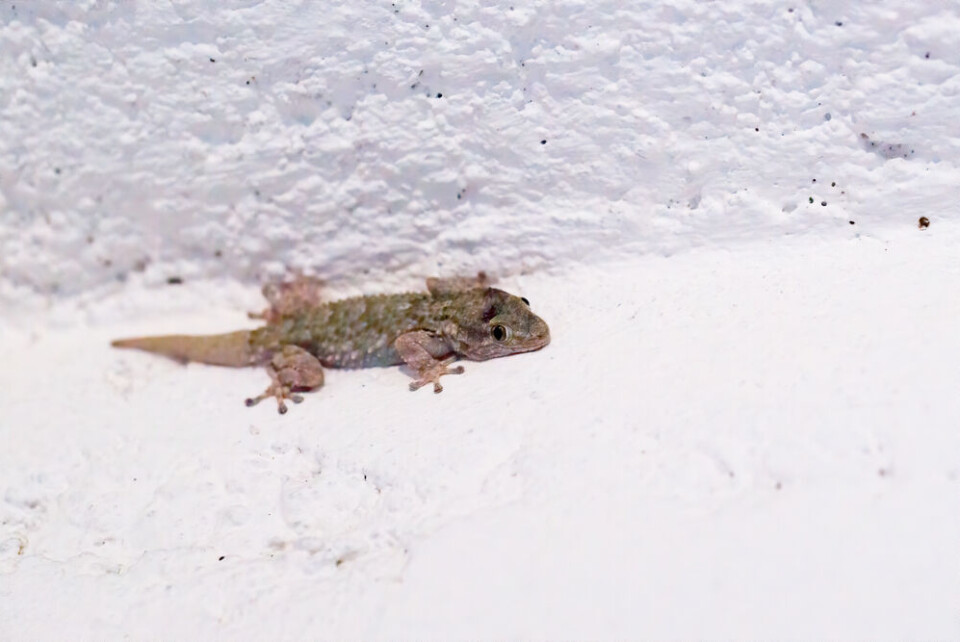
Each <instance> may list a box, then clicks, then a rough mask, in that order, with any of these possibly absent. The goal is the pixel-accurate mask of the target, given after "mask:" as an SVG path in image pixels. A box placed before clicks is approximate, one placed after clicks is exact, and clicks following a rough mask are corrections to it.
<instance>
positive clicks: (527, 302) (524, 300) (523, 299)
mask: <svg viewBox="0 0 960 642" xmlns="http://www.w3.org/2000/svg"><path fill="white" fill-rule="evenodd" d="M520 300H521V301H523V302H524V303H526V304H527V307H530V300H529V299H527V297H525V296H522V297H520Z"/></svg>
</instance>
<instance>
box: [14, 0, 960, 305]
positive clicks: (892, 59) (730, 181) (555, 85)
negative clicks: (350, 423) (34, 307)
mask: <svg viewBox="0 0 960 642" xmlns="http://www.w3.org/2000/svg"><path fill="white" fill-rule="evenodd" d="M0 12H2V14H0V111H2V117H0V141H2V143H0V297H2V298H3V299H6V300H8V301H9V300H14V299H15V298H16V297H22V296H23V295H24V294H25V293H29V292H34V293H41V294H53V295H54V296H55V297H56V296H58V295H60V294H75V293H79V292H83V291H88V290H89V289H90V288H96V287H102V286H108V285H109V284H112V283H117V282H118V281H119V282H123V281H125V280H127V279H128V277H130V275H131V274H137V273H143V276H142V277H138V278H142V279H143V280H145V281H146V283H148V284H150V283H162V282H164V281H165V280H166V279H167V278H169V277H171V276H179V277H183V278H186V279H194V278H209V277H229V278H237V279H240V280H243V281H247V282H253V281H258V280H262V279H263V278H265V277H266V276H267V275H268V274H276V273H280V272H283V271H284V270H286V269H288V268H291V267H299V268H305V269H308V270H312V271H314V272H316V273H318V274H320V275H322V276H324V277H326V278H328V279H330V280H332V281H334V282H336V281H338V280H339V281H344V282H349V283H358V282H360V283H366V282H375V283H380V284H382V283H383V282H384V280H387V281H389V279H390V278H392V277H391V275H394V274H399V275H407V276H409V275H414V274H428V273H450V272H469V271H472V270H475V269H478V268H483V269H487V270H491V271H494V272H498V273H502V274H511V273H519V272H523V271H525V270H530V269H544V268H549V267H553V266H567V265H570V264H571V263H573V262H575V261H586V262H595V261H597V260H602V259H604V258H609V257H616V256H620V255H622V254H624V253H628V252H665V251H666V252H670V251H674V250H678V249H683V248H684V247H688V246H691V245H698V244H702V243H708V244H713V243H724V242H726V240H728V239H733V238H737V239H742V238H745V237H750V236H755V237H767V236H771V235H779V234H781V233H783V232H798V231H807V232H809V231H810V230H817V229H819V230H824V231H825V232H824V233H826V234H853V233H864V232H865V231H866V232H867V233H869V232H871V231H872V230H873V229H874V228H876V227H878V226H880V227H882V226H886V225H896V226H900V225H907V224H913V223H915V221H916V218H917V216H916V215H915V212H913V211H912V209H911V206H912V205H914V204H915V202H914V200H913V196H912V195H913V194H917V193H922V194H923V195H924V198H931V199H934V200H936V199H937V198H938V196H942V200H943V201H944V202H955V200H956V199H955V193H954V188H953V183H954V182H955V181H953V177H954V176H955V175H956V172H957V169H958V168H957V162H958V161H957V159H958V156H960V155H958V153H957V152H958V150H960V138H958V136H957V133H956V127H955V116H956V107H955V106H956V95H957V91H958V90H960V77H958V76H957V70H958V66H960V18H958V16H957V15H956V12H955V11H952V10H951V9H950V7H949V6H947V5H945V4H942V3H910V2H899V3H884V6H883V7H876V6H866V7H862V6H860V3H855V2H829V3H827V2H824V3H812V4H808V3H798V4H796V5H795V6H792V7H789V8H788V7H787V5H785V4H783V3H776V2H768V3H755V4H753V5H749V6H740V5H735V6H730V7H726V6H725V3H700V2H692V1H691V2H675V3H671V6H670V7H664V6H662V3H657V2H651V3H628V4H626V5H625V4H623V3H620V2H613V1H605V2H595V3H589V4H584V3H580V2H537V3H529V2H528V3H524V2H516V3H512V4H511V3H507V2H501V3H498V4H496V5H494V6H489V5H488V3H480V2H457V1H454V0H450V1H448V2H438V1H433V2H422V3H413V2H400V1H398V2H395V3H391V2H387V1H384V2H370V3H366V2H339V3H338V2H289V1H287V0H277V1H263V2H257V1H255V0H248V1H243V2H240V1H234V2H216V3H213V2H211V3H196V2H140V3H132V2H116V1H114V2H109V1H105V2H93V1H86V2H73V3H52V2H17V3H12V2H4V3H2V4H0ZM861 133H865V134H867V135H868V136H869V137H870V139H869V140H870V142H877V143H878V145H877V146H876V147H871V146H870V145H869V143H868V142H866V141H865V140H864V139H862V138H861V137H860V134H861ZM543 141H546V142H545V143H543ZM916 141H922V142H923V144H916ZM890 144H893V145H898V144H900V145H903V146H904V147H903V148H897V147H894V148H892V149H891V148H890V147H884V145H890ZM901 152H903V153H905V154H906V155H907V156H908V158H907V159H902V158H899V157H898V155H899V154H900V153H901ZM813 179H816V181H817V182H816V183H814V182H813ZM810 199H813V203H811V202H810ZM891 199H899V200H902V201H903V207H902V208H901V209H900V210H899V212H898V214H897V215H895V216H886V217H883V216H881V215H878V214H876V212H877V211H878V210H880V209H884V211H889V210H890V208H879V207H877V206H878V205H879V204H886V203H889V201H890V200H891ZM821 202H826V203H827V205H826V206H823V205H821ZM954 209H955V207H954ZM920 213H923V212H920ZM854 219H855V221H856V225H858V226H859V227H857V228H856V230H851V229H847V226H848V225H849V223H848V220H854Z"/></svg>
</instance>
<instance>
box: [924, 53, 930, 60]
mask: <svg viewBox="0 0 960 642" xmlns="http://www.w3.org/2000/svg"><path fill="white" fill-rule="evenodd" d="M923 57H924V58H927V59H929V58H930V52H929V51H928V52H927V53H925V54H924V55H923Z"/></svg>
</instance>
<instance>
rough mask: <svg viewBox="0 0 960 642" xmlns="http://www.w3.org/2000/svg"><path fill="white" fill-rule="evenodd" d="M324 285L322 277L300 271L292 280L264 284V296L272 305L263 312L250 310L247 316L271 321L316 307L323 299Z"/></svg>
mask: <svg viewBox="0 0 960 642" xmlns="http://www.w3.org/2000/svg"><path fill="white" fill-rule="evenodd" d="M323 285H324V284H323V281H321V280H320V279H318V278H316V277H313V276H305V275H303V274H300V273H297V274H296V275H295V276H294V279H293V280H292V281H285V282H281V283H267V284H266V285H265V286H263V296H264V297H265V298H266V299H267V301H268V302H269V303H270V307H269V308H267V309H265V310H263V311H262V312H250V313H248V315H247V316H249V317H250V318H251V319H264V320H265V321H267V322H268V323H270V322H272V321H277V320H279V319H280V317H283V316H286V315H290V314H296V313H297V312H300V311H301V310H305V309H309V308H313V307H316V306H318V305H320V303H321V302H322V301H323V298H322V297H321V296H320V293H321V292H322V291H323Z"/></svg>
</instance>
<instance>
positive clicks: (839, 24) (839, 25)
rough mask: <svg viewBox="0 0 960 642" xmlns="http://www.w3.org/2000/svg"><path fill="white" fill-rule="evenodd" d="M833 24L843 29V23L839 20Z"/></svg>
mask: <svg viewBox="0 0 960 642" xmlns="http://www.w3.org/2000/svg"><path fill="white" fill-rule="evenodd" d="M833 24H835V25H837V26H838V27H842V26H843V23H842V22H840V21H839V20H837V21H836V22H834V23H833Z"/></svg>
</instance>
